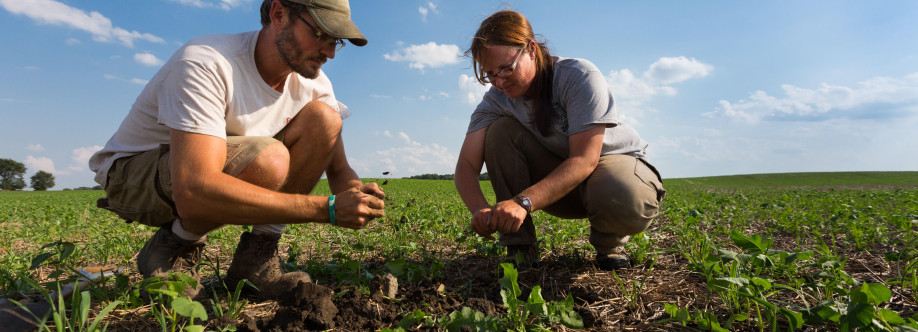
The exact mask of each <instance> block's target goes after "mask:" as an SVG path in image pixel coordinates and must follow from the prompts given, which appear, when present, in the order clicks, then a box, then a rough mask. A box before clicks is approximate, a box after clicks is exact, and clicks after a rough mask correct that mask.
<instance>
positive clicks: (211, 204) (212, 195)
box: [173, 173, 328, 225]
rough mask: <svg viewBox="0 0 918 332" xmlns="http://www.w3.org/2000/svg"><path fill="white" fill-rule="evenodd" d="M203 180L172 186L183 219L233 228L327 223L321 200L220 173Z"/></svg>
mask: <svg viewBox="0 0 918 332" xmlns="http://www.w3.org/2000/svg"><path fill="white" fill-rule="evenodd" d="M203 178H204V179H202V178H198V179H195V180H191V181H189V182H191V183H186V184H184V185H182V184H181V183H178V184H177V185H174V187H175V190H176V191H175V193H174V194H173V197H174V198H175V201H176V206H177V208H178V211H179V216H180V217H181V218H182V219H183V220H189V221H194V220H200V221H204V222H207V223H216V224H236V225H259V224H292V223H303V222H310V221H311V222H323V221H327V220H328V213H327V210H326V207H325V205H324V204H327V203H326V200H327V199H326V198H325V197H321V196H310V195H298V194H287V193H281V192H276V191H272V190H268V189H265V188H262V187H259V186H256V185H253V184H251V183H248V182H245V181H242V180H239V179H237V178H234V177H232V176H230V175H227V174H223V173H220V174H213V175H211V178H209V179H208V178H207V177H206V176H203Z"/></svg>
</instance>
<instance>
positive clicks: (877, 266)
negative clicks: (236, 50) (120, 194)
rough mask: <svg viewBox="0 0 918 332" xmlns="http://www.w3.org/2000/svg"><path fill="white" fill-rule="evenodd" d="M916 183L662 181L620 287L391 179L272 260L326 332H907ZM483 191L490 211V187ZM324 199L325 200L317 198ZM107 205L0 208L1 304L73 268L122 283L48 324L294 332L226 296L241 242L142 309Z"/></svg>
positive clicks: (913, 308)
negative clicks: (293, 275) (505, 243)
mask: <svg viewBox="0 0 918 332" xmlns="http://www.w3.org/2000/svg"><path fill="white" fill-rule="evenodd" d="M870 178H872V179H874V180H873V181H871V180H870ZM852 179H856V180H857V181H855V182H852V181H853V180H852ZM884 179H885V180H884ZM889 179H894V180H889ZM378 180H379V182H380V183H382V181H383V180H386V179H378ZM915 182H918V173H916V172H891V173H870V174H866V173H865V174H858V173H853V174H836V173H809V174H802V175H801V174H785V175H770V176H769V177H768V178H763V177H752V176H745V177H743V176H737V177H734V178H728V177H723V178H694V179H672V180H666V181H664V185H665V186H667V191H668V193H667V196H666V198H665V199H664V202H663V206H662V214H661V217H660V218H658V220H656V221H655V222H654V223H653V224H652V225H651V228H650V229H648V230H647V231H645V232H644V233H641V234H639V235H638V236H635V237H634V238H633V240H632V241H631V242H630V243H629V244H628V245H627V248H628V250H629V253H630V257H631V259H632V262H633V264H634V267H632V268H629V269H624V270H619V271H617V272H606V271H601V270H599V269H597V268H595V267H593V266H592V259H593V248H592V246H591V245H590V244H589V243H588V242H587V235H588V232H589V224H588V222H587V221H586V220H566V219H559V218H556V217H553V216H550V215H547V214H544V213H541V212H537V213H536V214H535V222H536V225H537V230H538V231H539V233H538V234H539V244H540V247H541V249H542V264H541V265H540V266H539V267H538V268H534V269H527V270H520V271H516V270H515V269H512V268H509V267H507V266H502V265H501V263H503V256H504V254H505V248H503V247H502V246H500V245H497V244H496V243H494V242H491V241H488V240H486V239H483V238H480V237H478V236H476V235H475V234H474V233H472V232H471V231H470V229H469V227H468V222H469V213H468V211H467V210H466V209H465V207H464V206H463V204H462V202H461V200H460V198H459V196H458V194H457V193H456V192H455V189H454V187H453V184H452V182H451V181H442V180H408V179H388V184H386V185H385V186H384V189H385V191H386V193H387V200H386V204H387V206H386V217H385V218H384V219H382V220H377V221H374V222H372V223H371V224H370V225H369V226H368V227H367V228H365V229H363V230H359V231H354V230H346V229H338V228H334V227H331V226H330V225H326V224H302V225H291V226H288V227H287V229H286V230H285V233H284V237H283V238H282V240H281V242H282V245H281V247H282V252H283V255H282V256H283V257H285V258H286V264H285V265H286V266H287V268H288V269H299V270H303V271H306V272H309V273H310V274H311V275H312V276H313V279H314V280H316V282H317V284H318V285H321V286H324V287H327V288H329V289H330V290H331V292H332V294H333V296H332V298H331V300H332V302H333V303H334V306H335V307H336V308H337V315H336V316H335V317H334V319H333V322H331V325H326V326H324V327H325V328H328V329H331V330H340V331H356V330H382V329H390V330H398V329H405V330H438V329H439V330H443V329H449V328H454V327H459V326H470V327H471V326H474V327H479V328H482V329H485V330H506V329H515V330H522V329H537V328H545V329H549V330H562V329H571V328H583V329H585V330H594V331H605V330H617V329H638V330H673V329H678V328H680V327H691V328H696V329H701V330H721V329H723V330H734V331H746V330H749V331H753V330H756V331H758V330H765V329H767V330H772V329H773V328H777V329H779V330H788V329H807V330H814V329H815V330H851V329H854V328H859V329H860V330H873V329H877V330H881V329H890V330H894V329H896V328H900V329H901V328H906V327H913V328H918V325H916V322H915V320H916V319H918V314H916V312H918V275H916V273H918V258H916V257H918V249H916V247H918V246H916V244H918V183H915ZM482 188H483V190H484V191H485V193H486V196H488V197H489V198H491V199H493V194H492V192H491V190H490V188H489V185H488V184H487V182H482ZM327 192H328V189H327V186H326V185H325V184H324V183H322V184H320V188H318V189H317V190H316V193H317V194H327ZM102 195H103V193H102V192H101V191H60V192H0V298H9V299H12V300H16V301H20V302H21V301H26V302H28V301H39V300H40V298H41V295H40V292H36V290H35V286H36V285H35V284H33V283H31V282H30V280H35V281H37V282H40V283H42V288H43V289H45V290H48V291H54V290H56V286H55V285H54V283H53V281H56V280H65V279H67V278H72V277H74V276H75V275H76V274H75V272H76V271H78V270H79V269H80V268H83V267H86V266H111V267H116V268H120V269H121V273H118V274H116V275H115V276H113V277H111V278H107V279H104V281H103V282H99V283H95V284H90V285H89V286H88V287H87V288H86V290H87V291H88V292H86V293H84V295H83V296H84V297H83V298H86V299H87V301H86V304H83V303H82V302H76V303H71V302H69V301H68V302H66V303H65V304H64V305H63V306H60V305H57V306H56V307H59V308H60V307H64V308H63V309H66V310H62V311H61V312H62V315H61V316H62V317H63V318H62V319H63V320H62V321H61V322H58V323H55V322H54V321H53V320H52V321H49V324H53V325H55V326H61V325H67V324H73V325H71V330H84V329H87V327H86V326H88V323H87V322H90V323H91V321H92V320H93V319H95V317H100V319H99V321H100V322H101V324H102V325H100V326H104V325H106V324H107V326H108V329H109V330H116V331H117V330H151V331H152V330H156V331H160V330H162V329H163V328H166V327H172V326H176V327H191V328H192V329H195V328H201V329H206V330H231V329H236V330H241V331H248V330H267V329H269V328H271V327H280V328H281V329H284V328H290V329H293V328H297V327H296V326H293V325H285V324H294V322H290V321H283V322H282V321H280V320H279V319H278V318H277V317H279V316H282V314H281V313H289V312H291V311H296V310H290V309H297V307H296V306H297V305H301V304H292V303H286V302H284V301H283V300H266V299H260V298H258V297H257V296H255V295H253V294H251V293H248V292H243V293H241V294H239V293H235V292H234V290H235V289H236V287H235V286H236V285H223V283H222V279H221V278H220V277H221V275H222V273H225V270H226V267H227V266H229V261H230V258H231V257H232V254H233V251H234V249H235V245H236V242H237V241H238V239H239V234H240V233H241V232H242V229H243V228H242V227H225V228H223V229H221V230H219V231H216V232H214V233H212V234H211V235H210V236H209V239H208V244H207V247H206V251H205V263H204V264H203V271H204V275H205V279H204V281H203V283H204V284H205V286H206V287H207V290H208V292H209V293H210V294H212V296H210V297H209V298H208V299H207V300H203V301H198V302H192V301H181V300H178V299H175V298H174V296H169V294H162V296H161V298H160V299H159V300H156V301H153V304H150V303H149V302H148V301H143V300H142V299H141V297H140V292H139V287H142V286H140V285H149V284H148V283H149V281H147V282H146V283H144V282H141V280H139V279H140V277H139V274H138V273H137V272H136V268H135V266H134V263H133V256H134V255H135V254H136V252H137V251H138V250H139V249H140V248H141V247H142V246H143V243H144V242H145V241H146V240H147V238H148V237H149V236H150V235H151V234H152V232H153V229H151V228H148V227H145V226H142V225H136V224H126V223H124V222H123V221H120V220H118V219H117V218H116V217H115V216H114V215H113V214H111V213H109V212H107V211H104V210H101V209H98V208H95V200H96V199H97V198H99V197H101V196H102ZM387 273H389V274H392V275H394V276H395V277H396V278H397V281H398V291H397V293H396V295H395V296H380V294H378V293H377V286H376V283H377V282H378V280H379V279H380V276H382V275H385V274H387ZM78 294H79V293H78ZM78 297H80V296H75V297H74V298H78ZM90 298H91V300H89V299H90ZM110 304H113V305H111V306H109V305H110ZM0 305H6V306H8V307H9V306H12V305H10V304H9V303H7V304H3V303H0ZM83 307H85V309H82V308H83ZM299 309H303V308H299ZM84 311H85V312H86V313H87V315H86V316H85V317H83V316H82V315H81V314H80V313H81V312H84ZM299 311H301V312H302V311H303V310H299ZM190 317H195V318H193V319H192V318H190ZM68 318H69V319H71V320H70V321H71V322H74V323H68V322H67V319H68ZM80 322H82V323H80ZM80 324H84V325H80ZM301 324H302V323H301ZM74 326H77V327H74ZM79 326H83V327H79ZM300 328H302V326H300ZM50 329H51V330H56V327H51V328H50Z"/></svg>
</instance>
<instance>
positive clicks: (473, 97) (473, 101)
mask: <svg viewBox="0 0 918 332" xmlns="http://www.w3.org/2000/svg"><path fill="white" fill-rule="evenodd" d="M490 89H491V84H485V85H481V83H478V79H476V78H474V77H471V76H468V75H466V74H462V75H459V93H461V94H462V96H463V97H464V98H463V100H465V102H466V103H468V104H470V105H478V103H479V102H481V97H484V94H485V93H486V92H488V90H490Z"/></svg>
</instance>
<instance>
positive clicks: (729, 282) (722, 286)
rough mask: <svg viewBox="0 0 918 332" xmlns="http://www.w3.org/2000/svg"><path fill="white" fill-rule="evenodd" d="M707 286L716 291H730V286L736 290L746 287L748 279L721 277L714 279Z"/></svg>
mask: <svg viewBox="0 0 918 332" xmlns="http://www.w3.org/2000/svg"><path fill="white" fill-rule="evenodd" d="M709 284H710V286H711V287H713V288H714V289H716V290H730V286H736V287H737V288H742V287H746V286H747V285H749V279H746V278H732V277H722V278H714V280H711V282H710V283H709Z"/></svg>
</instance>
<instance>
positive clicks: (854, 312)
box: [841, 303, 875, 329]
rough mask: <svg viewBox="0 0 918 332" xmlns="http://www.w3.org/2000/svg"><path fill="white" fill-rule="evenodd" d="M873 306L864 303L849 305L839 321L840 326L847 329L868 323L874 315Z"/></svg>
mask: <svg viewBox="0 0 918 332" xmlns="http://www.w3.org/2000/svg"><path fill="white" fill-rule="evenodd" d="M874 308H875V307H874V306H872V305H869V304H864V303H857V304H851V305H849V306H848V311H847V312H846V314H845V316H844V317H843V319H842V321H841V323H842V326H846V327H847V328H848V329H856V328H859V327H864V326H868V325H870V323H871V322H873V318H874V316H875V314H874Z"/></svg>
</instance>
